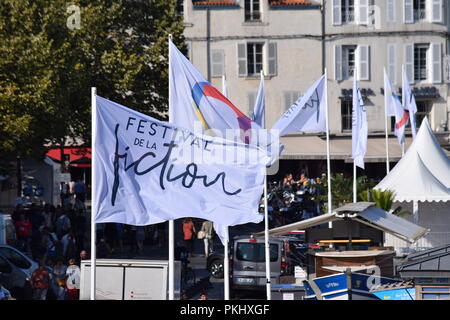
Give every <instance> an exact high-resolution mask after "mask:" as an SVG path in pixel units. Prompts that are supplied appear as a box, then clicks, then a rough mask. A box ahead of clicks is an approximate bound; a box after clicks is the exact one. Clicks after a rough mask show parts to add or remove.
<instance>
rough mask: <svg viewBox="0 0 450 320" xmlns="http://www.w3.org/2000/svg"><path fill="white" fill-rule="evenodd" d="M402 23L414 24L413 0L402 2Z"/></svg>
mask: <svg viewBox="0 0 450 320" xmlns="http://www.w3.org/2000/svg"><path fill="white" fill-rule="evenodd" d="M403 22H404V23H414V5H413V0H403Z"/></svg>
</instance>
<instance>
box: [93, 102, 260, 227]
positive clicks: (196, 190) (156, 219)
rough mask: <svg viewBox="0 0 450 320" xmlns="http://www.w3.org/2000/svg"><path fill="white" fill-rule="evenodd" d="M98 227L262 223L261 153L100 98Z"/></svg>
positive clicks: (96, 156)
mask: <svg viewBox="0 0 450 320" xmlns="http://www.w3.org/2000/svg"><path fill="white" fill-rule="evenodd" d="M96 103H97V113H96V114H97V118H96V123H95V124H94V134H95V136H96V140H95V141H96V143H95V146H94V151H93V152H94V173H93V174H94V175H95V180H96V181H97V186H96V188H95V194H94V199H93V203H94V211H93V212H94V214H95V222H96V223H103V222H116V223H124V224H129V225H148V224H154V223H160V222H163V221H166V220H174V219H178V218H182V217H197V218H202V219H206V220H209V221H213V222H216V223H218V224H222V225H231V226H232V225H236V224H243V223H248V222H253V223H259V222H261V221H262V219H263V216H262V215H260V214H259V213H258V205H259V201H260V198H261V194H262V192H263V182H264V172H265V166H266V165H267V162H268V161H269V158H268V157H267V154H266V152H265V151H264V150H262V149H259V148H257V147H254V146H251V145H246V144H242V143H235V142H230V141H226V140H224V139H222V138H218V137H210V136H202V135H195V134H193V133H192V132H190V131H188V130H186V129H184V128H181V127H179V126H178V125H174V124H170V123H166V122H162V121H158V120H156V119H153V118H151V117H149V116H146V115H144V114H141V113H139V112H136V111H134V110H131V109H128V108H126V107H124V106H121V105H119V104H117V103H114V102H112V101H109V100H106V99H104V98H101V97H96Z"/></svg>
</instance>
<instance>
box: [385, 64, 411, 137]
mask: <svg viewBox="0 0 450 320" xmlns="http://www.w3.org/2000/svg"><path fill="white" fill-rule="evenodd" d="M384 103H385V106H386V114H387V115H388V116H391V117H392V116H393V117H395V128H394V134H395V135H396V137H397V139H398V143H399V144H400V145H402V144H403V143H404V141H405V128H406V125H407V124H408V112H407V111H406V110H404V109H403V106H402V103H401V102H400V99H399V97H398V96H397V95H396V94H395V92H394V91H393V90H392V86H391V82H390V81H389V77H388V76H387V74H386V71H385V72H384Z"/></svg>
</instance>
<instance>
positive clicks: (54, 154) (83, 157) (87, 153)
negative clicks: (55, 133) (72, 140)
mask: <svg viewBox="0 0 450 320" xmlns="http://www.w3.org/2000/svg"><path fill="white" fill-rule="evenodd" d="M64 155H65V156H66V157H68V160H69V165H70V166H73V167H82V168H83V167H84V168H90V167H91V158H92V154H91V148H81V147H78V148H77V147H65V148H64ZM47 156H48V157H49V158H51V159H52V160H54V161H57V162H61V148H53V149H50V150H49V151H48V152H47Z"/></svg>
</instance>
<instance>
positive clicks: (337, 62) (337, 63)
mask: <svg viewBox="0 0 450 320" xmlns="http://www.w3.org/2000/svg"><path fill="white" fill-rule="evenodd" d="M334 79H335V80H338V81H340V80H342V46H341V45H335V46H334Z"/></svg>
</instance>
